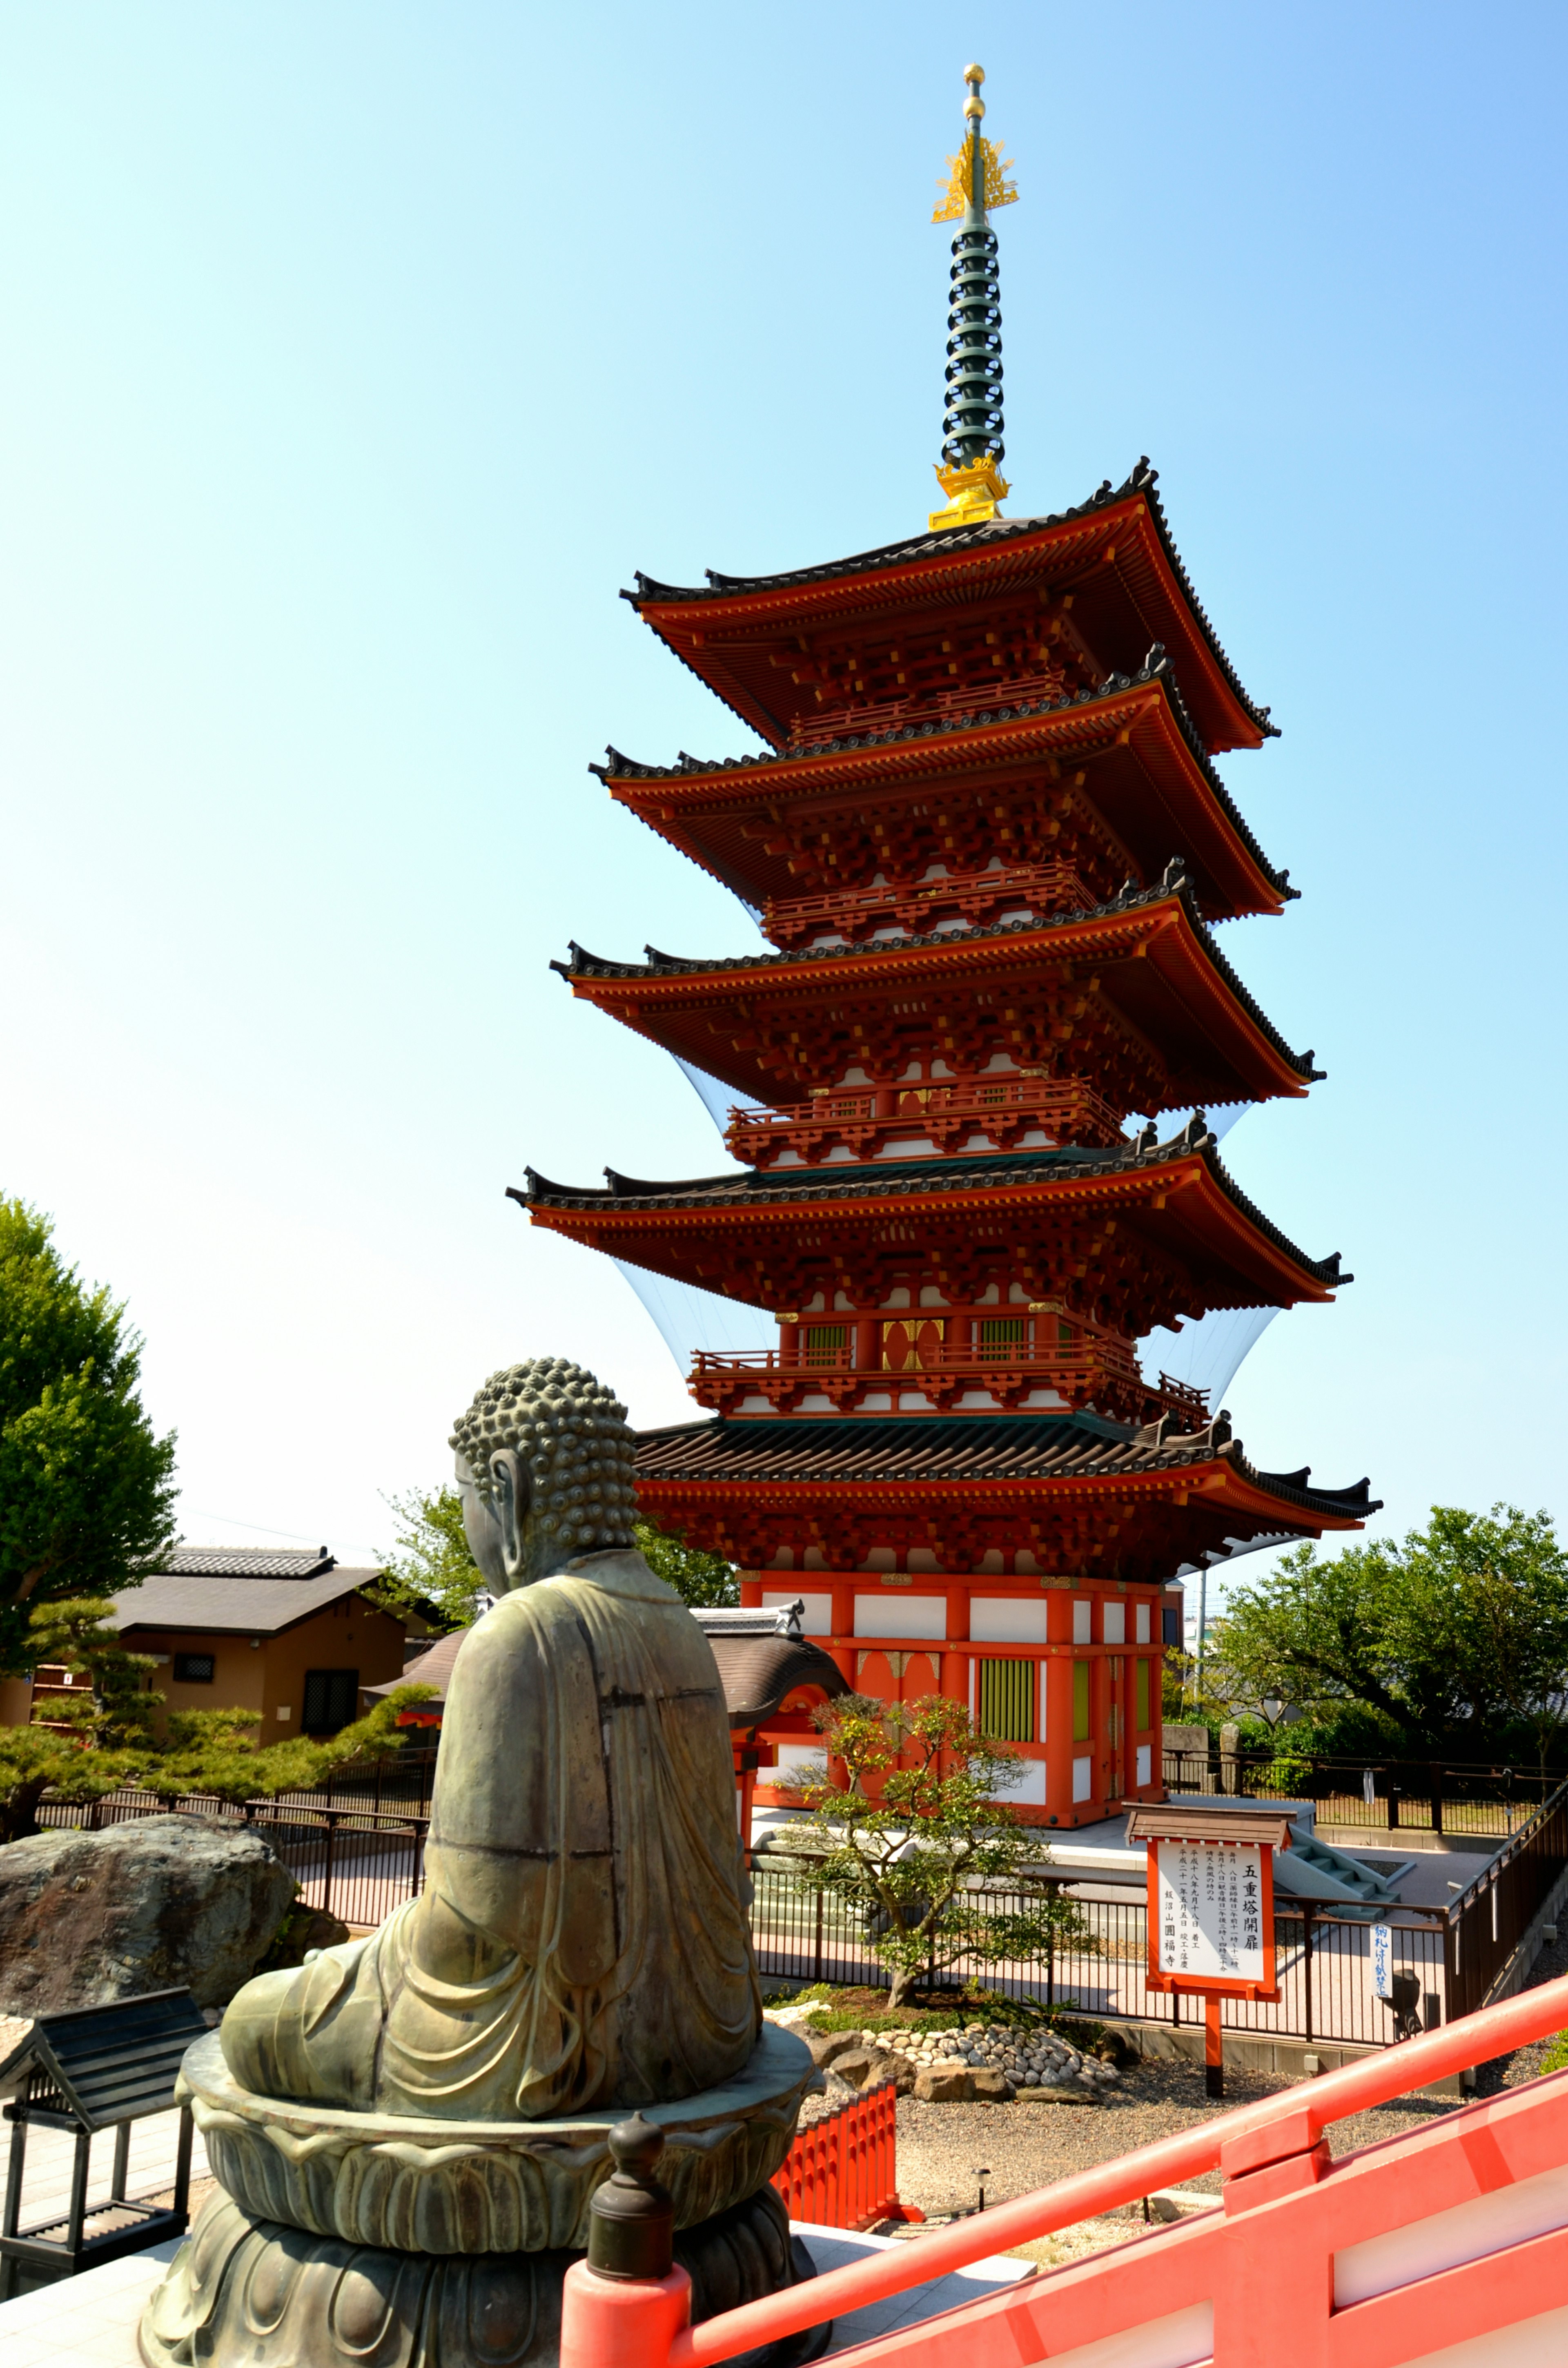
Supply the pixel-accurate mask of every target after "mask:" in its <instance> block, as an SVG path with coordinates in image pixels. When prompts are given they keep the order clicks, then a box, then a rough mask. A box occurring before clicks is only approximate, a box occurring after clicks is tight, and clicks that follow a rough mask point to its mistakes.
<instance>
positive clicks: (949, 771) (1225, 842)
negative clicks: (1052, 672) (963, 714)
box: [589, 660, 1295, 920]
mask: <svg viewBox="0 0 1568 2368" xmlns="http://www.w3.org/2000/svg"><path fill="white" fill-rule="evenodd" d="M981 712H982V714H983V716H984V720H983V721H982V720H980V719H979V717H977V718H975V719H973V720H971V719H968V718H965V719H962V720H957V721H955V720H949V721H947V722H945V723H940V724H915V725H911V726H909V727H907V728H905V727H900V728H898V729H896V730H889V731H885V732H880V733H871V734H858V735H852V736H850V737H849V738H847V739H844V740H840V741H835V742H834V743H832V744H831V745H829V746H820V747H814V748H812V749H810V750H802V751H801V752H799V753H795V752H790V753H782V752H781V753H779V754H778V755H774V756H765V757H741V758H736V759H733V760H732V761H729V762H718V763H704V762H702V761H701V760H699V759H692V758H687V759H685V760H684V761H683V762H682V763H681V764H679V765H675V766H667V767H666V766H653V765H639V764H635V763H633V762H632V760H631V759H630V758H628V757H623V756H622V755H621V754H620V753H619V750H616V749H611V750H608V752H607V753H608V756H609V757H610V759H611V761H610V763H609V764H608V765H605V766H599V765H594V766H590V768H589V770H590V771H591V772H594V773H597V775H598V777H599V779H600V780H602V781H603V782H604V784H605V786H606V788H607V789H608V791H609V792H610V795H611V796H612V797H613V798H615V799H616V800H617V802H618V803H620V804H622V805H624V806H626V807H628V808H629V809H630V811H631V813H633V814H636V815H637V817H638V819H639V820H640V821H641V822H643V823H645V824H646V825H648V827H649V828H650V829H651V830H653V831H656V832H657V833H658V835H659V836H660V837H662V838H665V839H667V840H668V841H669V843H670V844H671V845H672V846H674V847H676V848H679V849H680V851H681V853H682V854H683V855H686V856H687V857H688V858H689V860H691V861H692V862H693V863H696V864H698V865H699V866H700V868H701V869H702V870H704V871H708V872H709V873H710V874H711V876H712V877H713V878H714V879H716V880H719V881H720V882H722V884H723V885H724V886H725V887H727V888H729V889H731V890H732V891H733V892H734V893H737V894H743V895H749V897H750V898H751V900H752V901H753V902H756V901H757V900H758V899H761V900H763V901H766V899H767V895H768V894H778V892H779V887H780V884H781V883H780V882H778V881H777V880H776V879H774V878H772V877H771V876H770V874H771V871H772V869H774V868H776V867H768V866H767V865H766V860H765V862H764V863H758V864H756V868H755V871H754V872H753V873H751V874H749V875H748V872H747V869H746V862H745V858H746V854H747V852H748V850H747V848H746V846H745V843H744V822H745V820H746V819H747V818H751V819H753V820H756V819H762V818H766V817H767V815H768V814H769V812H770V810H771V809H774V808H777V807H778V806H779V805H782V804H790V803H796V802H799V801H813V802H814V801H816V800H820V799H824V798H832V799H834V800H835V801H842V800H843V799H845V798H850V797H855V796H864V795H867V794H877V795H880V796H881V797H884V798H885V797H887V796H890V795H897V794H898V793H900V792H901V791H909V790H913V789H915V788H916V787H917V786H919V784H920V783H922V782H924V781H928V780H932V779H933V778H934V777H938V776H940V777H949V776H951V775H953V774H961V773H977V772H987V771H1004V772H1006V771H1014V770H1017V768H1019V767H1021V766H1024V765H1028V764H1029V763H1037V764H1038V763H1040V761H1042V760H1046V761H1049V760H1054V761H1056V762H1057V763H1059V764H1074V765H1075V764H1078V763H1080V762H1088V763H1092V762H1093V761H1094V759H1095V758H1096V757H1100V756H1106V755H1108V754H1110V753H1112V752H1114V751H1115V750H1116V749H1117V748H1118V747H1119V746H1123V745H1126V744H1127V743H1128V742H1131V743H1132V745H1133V746H1135V748H1136V750H1137V753H1138V755H1139V757H1140V758H1141V761H1142V765H1143V769H1144V772H1145V775H1146V777H1147V779H1148V780H1149V782H1150V785H1151V789H1152V791H1153V794H1154V796H1155V797H1156V799H1157V800H1158V803H1159V804H1160V805H1161V806H1162V807H1163V808H1164V809H1165V813H1166V814H1167V815H1168V817H1169V825H1168V827H1169V842H1168V844H1166V845H1165V846H1164V847H1162V848H1160V849H1159V852H1158V856H1157V857H1156V859H1155V860H1157V861H1161V862H1163V861H1164V860H1165V858H1166V857H1168V856H1169V855H1171V854H1172V853H1174V852H1176V851H1177V849H1178V848H1179V850H1180V852H1181V853H1182V854H1183V855H1184V856H1185V858H1186V859H1187V861H1188V862H1189V863H1191V864H1192V865H1193V866H1194V867H1195V868H1196V871H1197V873H1198V878H1199V895H1200V901H1201V902H1202V904H1203V905H1204V907H1205V909H1206V910H1207V912H1208V913H1209V915H1210V918H1212V919H1215V920H1221V919H1231V918H1236V917H1239V916H1241V915H1243V914H1246V913H1278V912H1279V911H1280V909H1281V908H1282V906H1283V905H1285V903H1286V902H1287V900H1288V899H1289V898H1290V897H1291V896H1292V895H1293V894H1295V892H1294V891H1293V890H1292V889H1291V887H1290V883H1289V879H1288V876H1287V874H1286V873H1285V872H1283V871H1277V870H1276V869H1275V868H1274V866H1273V865H1272V864H1271V863H1270V862H1269V860H1268V858H1267V856H1266V855H1265V853H1264V851H1263V848H1261V846H1260V845H1259V844H1258V841H1257V839H1256V837H1254V835H1253V833H1252V831H1251V829H1250V828H1249V827H1248V825H1247V824H1246V823H1245V821H1244V819H1243V816H1242V814H1241V812H1240V810H1239V808H1238V807H1237V805H1236V803H1235V802H1234V800H1233V798H1232V796H1231V794H1230V791H1228V790H1227V789H1226V787H1225V785H1224V783H1223V781H1222V780H1221V778H1220V776H1219V774H1218V773H1217V772H1216V771H1215V769H1214V767H1213V765H1212V763H1211V762H1210V757H1209V755H1208V752H1207V751H1206V749H1205V748H1204V746H1203V743H1202V740H1201V738H1200V736H1199V733H1198V732H1197V730H1196V728H1195V727H1194V726H1193V724H1192V723H1191V721H1190V719H1189V718H1188V716H1187V713H1186V711H1185V709H1184V708H1183V705H1182V702H1181V699H1180V695H1179V693H1178V692H1177V691H1176V687H1175V684H1174V683H1173V681H1172V680H1171V677H1170V671H1169V666H1168V664H1167V663H1166V662H1165V661H1163V660H1158V661H1156V662H1155V663H1154V664H1153V666H1148V667H1144V668H1142V669H1140V670H1139V671H1138V672H1137V673H1135V674H1133V675H1131V676H1128V677H1112V678H1111V679H1110V682H1109V684H1108V686H1106V687H1102V689H1099V690H1097V691H1096V692H1094V693H1093V694H1090V695H1083V694H1080V695H1078V696H1076V697H1074V698H1070V699H1064V700H1058V701H1056V702H1054V703H1048V702H1045V701H1040V702H1037V703H1035V704H1032V705H1031V704H1028V703H1025V704H1023V705H1018V706H1013V707H1009V706H1008V705H1007V704H1006V702H1005V701H1004V702H1001V704H1000V712H989V711H981ZM748 878H749V886H748V887H746V888H744V889H738V888H737V885H736V883H737V881H738V880H744V879H748Z"/></svg>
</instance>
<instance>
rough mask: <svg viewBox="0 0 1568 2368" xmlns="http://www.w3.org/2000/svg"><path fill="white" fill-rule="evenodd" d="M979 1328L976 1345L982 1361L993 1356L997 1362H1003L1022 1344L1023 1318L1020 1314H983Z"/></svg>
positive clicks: (1015, 1353) (987, 1360)
mask: <svg viewBox="0 0 1568 2368" xmlns="http://www.w3.org/2000/svg"><path fill="white" fill-rule="evenodd" d="M979 1328H980V1340H979V1344H978V1345H979V1349H980V1355H981V1360H982V1361H983V1362H989V1360H991V1359H993V1358H994V1359H995V1360H996V1361H997V1363H999V1364H1004V1363H1006V1361H1007V1360H1009V1359H1010V1358H1012V1357H1015V1356H1016V1355H1017V1352H1018V1350H1019V1349H1021V1348H1022V1347H1023V1345H1024V1319H1023V1317H1022V1316H1021V1315H983V1316H982V1317H981V1320H980V1327H979Z"/></svg>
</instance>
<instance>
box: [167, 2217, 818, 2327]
mask: <svg viewBox="0 0 1568 2368" xmlns="http://www.w3.org/2000/svg"><path fill="white" fill-rule="evenodd" d="M675 2257H676V2260H677V2261H678V2262H679V2263H680V2264H681V2266H682V2268H683V2269H685V2270H686V2271H687V2273H688V2275H689V2276H690V2279H691V2284H692V2297H691V2301H692V2317H693V2320H694V2321H696V2320H699V2319H703V2318H712V2317H716V2316H717V2314H718V2313H719V2312H721V2311H726V2310H734V2309H737V2308H738V2307H739V2306H740V2305H741V2304H742V2303H746V2302H756V2301H757V2300H759V2299H760V2298H761V2296H763V2295H764V2294H777V2293H778V2292H779V2291H780V2289H781V2288H783V2287H786V2286H791V2285H797V2284H799V2283H801V2280H802V2279H803V2278H810V2277H814V2276H815V2275H816V2269H815V2265H814V2264H813V2262H812V2258H811V2255H810V2254H809V2253H808V2252H807V2250H806V2248H805V2247H804V2245H802V2244H801V2240H800V2238H799V2237H791V2235H790V2222H789V2217H788V2214H787V2213H786V2211H785V2208H784V2203H783V2201H782V2198H781V2197H780V2196H779V2194H778V2191H777V2190H776V2189H775V2188H772V2187H764V2188H763V2189H761V2190H760V2192H758V2193H756V2194H755V2195H751V2196H748V2197H747V2198H746V2199H745V2200H744V2202H743V2203H735V2204H732V2205H731V2206H730V2208H729V2209H728V2211H725V2212H720V2213H717V2214H714V2216H713V2217H712V2218H711V2219H709V2220H704V2221H700V2222H699V2223H698V2225H697V2226H695V2227H690V2228H686V2229H683V2230H682V2231H681V2232H680V2233H679V2234H678V2235H677V2236H676V2240H675ZM578 2259H580V2255H579V2254H578V2253H577V2252H576V2251H574V2250H565V2249H551V2250H550V2251H547V2252H531V2253H530V2252H512V2253H444V2254H437V2253H404V2252H394V2251H392V2250H391V2249H390V2248H386V2247H381V2246H374V2245H357V2244H354V2243H351V2242H350V2241H348V2240H347V2238H345V2237H323V2236H318V2235H313V2234H312V2233H311V2232H309V2231H307V2230H305V2229H302V2228H290V2227H285V2226H282V2225H280V2224H279V2223H278V2222H277V2221H269V2220H261V2219H257V2218H255V2217H254V2216H253V2215H252V2214H250V2213H248V2212H245V2211H244V2210H243V2209H242V2208H241V2206H240V2205H239V2204H238V2203H235V2202H234V2201H233V2197H231V2196H228V2195H224V2194H221V2193H220V2194H216V2195H214V2196H212V2197H211V2198H210V2201H209V2202H208V2203H207V2205H206V2207H205V2209H204V2210H203V2211H202V2213H201V2214H200V2215H199V2218H198V2220H197V2223H196V2226H194V2228H193V2229H192V2230H191V2233H190V2237H189V2240H188V2242H187V2244H186V2245H185V2246H184V2247H183V2248H182V2249H181V2251H180V2253H179V2254H178V2256H177V2257H176V2260H175V2261H174V2263H173V2264H172V2266H171V2268H170V2270H169V2272H168V2275H167V2276H166V2277H165V2280H164V2282H163V2283H162V2284H161V2285H160V2286H159V2287H158V2288H157V2289H156V2290H155V2292H154V2293H153V2296H152V2299H151V2301H150V2302H149V2303H148V2305H147V2307H146V2310H145V2312H144V2313H143V2315H142V2326H141V2330H140V2338H141V2350H142V2359H143V2361H144V2362H146V2363H147V2368H233V2363H236V2362H242V2361H243V2362H244V2368H556V2362H558V2360H559V2357H560V2343H561V2288H562V2280H563V2279H564V2277H565V2275H566V2271H567V2270H568V2268H569V2267H570V2266H571V2264H572V2263H573V2262H574V2260H578ZM831 2334H832V2322H831V2320H829V2321H827V2322H825V2323H824V2325H823V2326H821V2327H816V2328H810V2329H808V2330H807V2332H806V2333H805V2334H803V2335H801V2336H796V2337H794V2338H792V2339H790V2340H789V2341H788V2342H785V2343H778V2344H774V2345H772V2346H770V2347H768V2349H767V2351H757V2352H751V2353H747V2354H744V2355H743V2361H744V2362H749V2363H750V2368H801V2363H803V2362H808V2361H812V2360H815V2359H818V2358H819V2357H820V2356H821V2354H822V2353H823V2352H824V2351H825V2350H826V2348H827V2344H828V2341H829V2339H830V2337H831Z"/></svg>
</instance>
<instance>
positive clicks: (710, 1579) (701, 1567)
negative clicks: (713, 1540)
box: [635, 1521, 741, 1611]
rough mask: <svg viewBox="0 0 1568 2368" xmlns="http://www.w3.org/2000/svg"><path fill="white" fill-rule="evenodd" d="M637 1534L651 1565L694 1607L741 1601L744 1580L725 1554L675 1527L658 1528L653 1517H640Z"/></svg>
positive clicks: (703, 1608)
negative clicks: (707, 1549)
mask: <svg viewBox="0 0 1568 2368" xmlns="http://www.w3.org/2000/svg"><path fill="white" fill-rule="evenodd" d="M635 1535H636V1539H637V1545H638V1551H639V1552H640V1553H641V1554H642V1555H643V1556H644V1557H645V1558H646V1560H647V1562H648V1565H649V1567H650V1568H651V1569H653V1570H654V1571H656V1572H657V1574H658V1576H659V1577H661V1578H662V1579H663V1580H664V1581H665V1585H666V1586H669V1587H673V1588H675V1591H676V1594H677V1595H679V1596H681V1597H683V1598H684V1599H685V1600H686V1601H687V1603H689V1604H690V1605H691V1607H692V1609H693V1610H694V1611H701V1610H707V1609H710V1608H717V1607H719V1606H722V1605H723V1604H730V1603H738V1602H739V1601H740V1600H741V1588H740V1581H739V1580H738V1579H737V1578H736V1577H735V1574H734V1570H733V1566H732V1565H730V1564H729V1563H727V1562H726V1561H725V1559H724V1557H723V1555H722V1554H704V1553H703V1552H702V1551H701V1549H700V1548H699V1547H698V1546H688V1545H687V1543H686V1541H685V1539H684V1538H681V1537H678V1536H676V1534H675V1533H674V1532H673V1531H669V1530H661V1529H656V1528H655V1527H654V1525H653V1522H652V1521H639V1522H638V1523H637V1526H636V1531H635Z"/></svg>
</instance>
